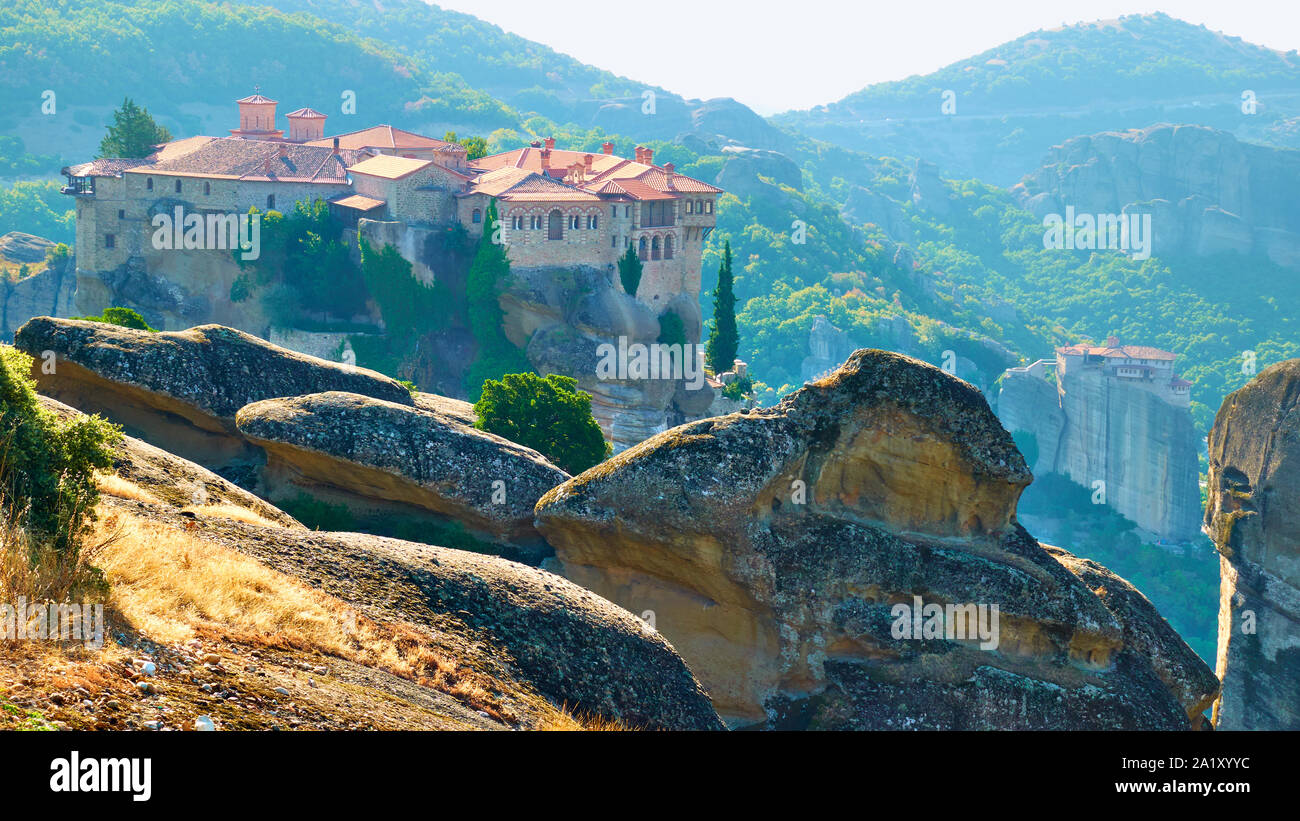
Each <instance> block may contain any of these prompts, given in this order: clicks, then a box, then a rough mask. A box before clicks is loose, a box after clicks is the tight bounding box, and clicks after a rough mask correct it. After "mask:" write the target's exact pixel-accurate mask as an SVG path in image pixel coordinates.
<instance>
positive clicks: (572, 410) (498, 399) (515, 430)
mask: <svg viewBox="0 0 1300 821" xmlns="http://www.w3.org/2000/svg"><path fill="white" fill-rule="evenodd" d="M474 413H475V414H476V415H477V416H478V420H477V421H476V422H475V423H474V427H476V428H478V429H479V430H485V431H487V432H489V433H495V434H497V435H498V436H504V437H505V438H506V439H509V440H510V441H512V442H517V443H518V444H521V445H523V446H525V447H529V448H532V449H533V450H536V451H538V452H539V453H541V454H543V455H544V456H546V458H547V459H550V460H551V461H552V462H554V463H555V464H557V465H559V466H560V467H561V468H563V469H564V470H566V471H568V472H569V473H571V474H574V475H576V474H579V473H581V472H583V471H584V470H586V469H588V468H590V467H592V466H594V465H597V464H600V462H602V461H603V460H605V459H607V458H609V455H610V453H611V452H612V451H611V448H610V445H609V443H608V442H606V441H605V436H604V434H603V433H601V430H600V425H599V424H598V423H597V422H596V419H595V417H593V416H592V415H591V394H589V393H587V392H586V391H581V390H578V383H577V381H576V380H575V379H573V377H570V376H560V375H559V374H554V373H553V374H551V375H550V376H547V377H544V378H543V377H541V376H538V375H537V374H535V373H508V374H506V375H505V376H503V377H502V378H501V379H500V380H496V379H489V380H487V381H486V382H484V383H483V394H482V396H481V397H480V398H479V400H478V401H477V402H475V403H474Z"/></svg>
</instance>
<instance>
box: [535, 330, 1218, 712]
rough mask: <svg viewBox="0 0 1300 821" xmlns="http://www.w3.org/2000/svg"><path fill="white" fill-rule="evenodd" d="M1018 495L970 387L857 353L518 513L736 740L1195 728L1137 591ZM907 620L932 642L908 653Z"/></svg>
mask: <svg viewBox="0 0 1300 821" xmlns="http://www.w3.org/2000/svg"><path fill="white" fill-rule="evenodd" d="M1030 481H1031V476H1030V473H1029V471H1028V468H1027V466H1026V465H1025V463H1024V459H1023V458H1022V457H1021V456H1020V454H1019V452H1018V451H1017V450H1016V448H1015V446H1014V444H1013V443H1012V441H1011V438H1010V436H1009V435H1008V434H1007V432H1006V431H1005V430H1004V429H1003V428H1002V426H1001V425H1000V424H999V423H998V421H997V419H996V417H994V415H993V414H992V412H991V411H990V410H989V408H988V405H987V403H985V401H984V399H983V397H982V396H981V395H980V394H979V392H978V391H977V390H975V389H974V388H973V387H972V386H970V385H969V384H967V383H965V382H962V381H960V380H958V379H955V378H952V377H950V376H948V375H946V374H944V373H943V372H942V371H940V370H938V369H936V368H933V367H930V366H928V365H925V364H924V363H921V362H919V361H916V360H912V359H909V358H907V357H903V356H899V355H897V354H891V353H887V352H884V351H872V350H864V351H858V352H857V353H855V354H854V355H853V356H852V357H851V358H850V359H849V361H848V362H847V363H846V364H845V365H844V366H843V367H842V368H841V369H839V370H838V371H836V372H835V373H834V374H832V375H831V376H830V377H828V378H826V379H823V380H821V381H819V382H815V383H813V384H811V385H808V386H806V387H805V388H803V389H802V390H800V391H797V392H796V393H794V394H791V395H790V396H788V397H786V399H785V400H784V401H783V402H782V403H781V404H780V405H778V406H776V407H775V408H770V409H762V410H756V411H752V412H748V413H738V414H732V415H730V416H725V417H720V418H715V419H707V420H703V421H699V422H694V423H691V424H687V425H683V426H681V427H678V428H674V429H672V430H670V431H667V432H665V433H663V434H660V435H658V436H656V437H654V438H652V439H650V440H648V441H646V442H643V443H642V444H640V445H638V446H637V447H634V448H632V449H630V450H628V451H626V452H624V453H623V454H621V455H619V456H616V457H614V458H613V459H612V460H610V461H608V462H606V463H604V464H602V465H600V466H597V467H596V468H593V469H592V470H590V471H588V472H586V473H584V474H582V475H580V476H577V477H575V478H573V479H572V480H570V481H568V482H566V483H565V484H563V485H560V486H559V487H557V488H555V489H553V490H552V491H550V492H549V493H548V494H546V495H545V496H544V497H543V498H542V499H541V501H539V502H538V505H537V518H538V526H539V528H540V529H541V531H542V533H543V534H544V535H545V536H546V537H547V539H548V540H549V541H550V542H551V543H552V544H553V545H554V546H555V548H556V552H557V559H558V567H559V568H560V569H561V570H562V572H563V573H564V574H565V575H566V576H568V577H569V578H571V579H573V580H574V581H576V582H578V583H579V584H582V585H583V586H585V587H588V588H590V589H592V590H595V591H596V592H598V593H600V594H602V595H604V596H606V597H607V598H610V599H612V600H613V601H616V602H619V603H621V604H623V605H624V606H625V607H627V608H628V609H630V610H633V611H634V612H643V611H647V610H648V611H651V612H652V613H653V617H654V618H655V620H656V623H657V626H658V629H659V630H660V631H661V632H663V633H664V635H665V636H667V637H669V639H670V640H671V641H673V642H674V645H675V646H676V647H677V648H678V649H679V650H680V652H682V654H683V657H684V658H686V659H687V660H688V663H690V664H691V665H692V668H693V669H694V670H695V671H696V673H697V674H698V675H699V676H700V678H701V680H702V681H703V682H704V684H705V686H706V687H707V688H708V690H709V692H710V694H711V695H712V697H713V701H714V705H715V707H717V708H718V711H719V713H720V714H722V715H723V717H724V718H726V719H728V720H729V722H730V723H732V724H733V725H756V726H763V727H791V728H793V727H818V728H855V729H894V728H899V729H901V728H912V729H915V728H933V729H940V728H942V729H991V728H1058V729H1066V728H1069V729H1079V728H1089V729H1100V728H1164V729H1173V728H1187V727H1190V726H1195V725H1197V724H1199V720H1200V719H1199V716H1200V713H1201V711H1202V710H1204V709H1205V708H1206V707H1207V706H1208V705H1209V703H1210V701H1211V700H1212V698H1213V696H1214V695H1215V693H1216V692H1217V682H1216V681H1215V679H1214V677H1213V675H1212V674H1211V672H1210V670H1209V669H1208V668H1207V667H1206V666H1205V665H1204V663H1202V662H1201V661H1200V660H1199V659H1197V658H1196V656H1195V654H1194V653H1193V652H1192V651H1191V650H1190V649H1189V648H1188V647H1187V646H1186V645H1185V644H1183V643H1182V642H1181V640H1179V639H1178V638H1177V636H1176V635H1174V634H1173V632H1172V630H1170V629H1169V628H1168V626H1167V625H1166V624H1164V622H1163V620H1162V619H1161V618H1160V616H1159V615H1158V614H1157V613H1156V612H1155V610H1154V609H1153V608H1152V607H1151V605H1150V603H1149V602H1147V601H1146V600H1145V599H1144V598H1142V597H1141V595H1140V594H1137V593H1136V591H1133V590H1132V589H1131V588H1130V587H1128V586H1127V585H1124V584H1122V583H1121V580H1118V579H1116V578H1115V577H1114V576H1113V575H1111V574H1109V573H1108V572H1107V571H1105V569H1104V568H1100V567H1099V566H1096V565H1093V564H1091V563H1086V562H1082V561H1081V560H1076V559H1074V558H1073V557H1070V556H1068V554H1065V553H1064V552H1063V551H1059V550H1056V549H1049V548H1045V547H1043V546H1040V545H1039V544H1038V543H1037V542H1036V541H1035V540H1034V539H1033V537H1031V536H1030V535H1029V534H1028V533H1027V532H1025V530H1024V528H1023V527H1021V526H1020V525H1019V524H1018V523H1017V522H1016V511H1015V509H1016V501H1017V499H1018V498H1019V496H1020V493H1021V491H1022V490H1023V489H1024V487H1025V486H1026V485H1027V484H1028V483H1029V482H1030ZM1094 585H1096V590H1094ZM1112 591H1113V592H1112ZM918 603H920V604H921V607H920V608H919V609H915V610H914V609H913V608H914V607H915V605H916V604H918ZM927 606H933V607H937V608H938V610H939V612H940V616H939V621H940V622H943V624H941V625H939V626H938V628H937V633H936V632H931V628H934V627H935V623H934V622H933V619H932V620H931V622H930V624H931V627H929V628H923V629H920V630H918V631H917V634H916V635H915V637H913V635H912V634H911V631H910V629H909V626H910V625H911V624H912V623H913V622H914V621H915V622H919V621H921V620H922V614H923V613H930V614H931V615H933V613H934V609H933V607H931V608H929V609H927ZM992 606H996V607H997V608H998V614H999V615H997V616H993V617H992V620H991V621H992V622H993V623H996V624H997V625H998V632H999V637H998V638H997V639H995V640H993V641H992V646H989V644H988V643H987V642H986V643H985V644H984V645H983V646H981V642H980V641H979V640H978V639H975V638H974V634H975V632H976V631H975V628H976V623H975V620H976V617H975V615H974V614H975V613H976V612H983V613H985V614H986V615H987V614H990V613H991V612H992ZM900 607H901V608H902V611H900V610H899V608H900ZM981 608H982V609H981ZM944 613H946V614H947V615H946V616H945V615H943V614H944ZM909 614H910V615H909ZM913 616H914V617H915V618H914V619H913ZM945 619H946V621H945ZM945 625H946V626H945ZM968 628H969V632H967V629H968ZM986 632H988V631H986Z"/></svg>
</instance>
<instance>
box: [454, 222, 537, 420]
mask: <svg viewBox="0 0 1300 821" xmlns="http://www.w3.org/2000/svg"><path fill="white" fill-rule="evenodd" d="M498 221H499V220H498V217H497V208H496V203H495V202H489V203H488V209H487V215H486V216H485V217H484V219H483V236H482V237H480V238H479V242H478V249H477V250H476V251H475V252H474V261H473V262H472V263H470V266H469V275H468V276H467V277H466V283H465V298H466V302H467V303H468V304H467V313H468V315H469V330H470V334H471V335H473V337H474V344H475V348H476V351H475V356H474V361H473V362H472V363H471V364H470V366H469V369H468V370H467V371H466V373H465V388H466V390H467V391H469V393H470V396H471V398H477V397H478V393H479V391H480V390H481V389H482V386H483V384H484V382H485V381H487V380H489V379H500V378H501V377H502V376H503V375H504V374H508V373H520V372H523V371H530V370H532V366H531V365H530V364H529V362H528V358H527V357H526V356H524V354H523V351H521V350H519V349H518V348H517V347H515V345H514V343H512V342H511V341H510V340H509V339H507V338H506V335H505V333H504V332H503V331H502V330H501V304H500V303H499V302H498V301H497V292H498V289H499V287H500V284H501V283H503V282H505V281H506V279H507V278H508V277H509V276H510V260H509V258H508V257H506V249H505V246H504V245H503V244H501V242H500V241H499V237H498V235H497V229H498Z"/></svg>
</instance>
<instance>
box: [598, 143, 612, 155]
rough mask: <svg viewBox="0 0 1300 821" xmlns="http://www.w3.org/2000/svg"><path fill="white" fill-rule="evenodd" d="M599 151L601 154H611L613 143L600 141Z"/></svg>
mask: <svg viewBox="0 0 1300 821" xmlns="http://www.w3.org/2000/svg"><path fill="white" fill-rule="evenodd" d="M600 151H601V153H602V154H613V153H614V144H613V143H601V144H600Z"/></svg>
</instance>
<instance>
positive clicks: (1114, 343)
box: [1106, 336, 1119, 348]
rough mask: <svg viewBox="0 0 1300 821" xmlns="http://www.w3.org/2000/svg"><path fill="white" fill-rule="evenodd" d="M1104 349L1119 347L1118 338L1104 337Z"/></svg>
mask: <svg viewBox="0 0 1300 821" xmlns="http://www.w3.org/2000/svg"><path fill="white" fill-rule="evenodd" d="M1106 347H1107V348H1118V347H1119V337H1118V336H1108V337H1106Z"/></svg>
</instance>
